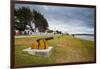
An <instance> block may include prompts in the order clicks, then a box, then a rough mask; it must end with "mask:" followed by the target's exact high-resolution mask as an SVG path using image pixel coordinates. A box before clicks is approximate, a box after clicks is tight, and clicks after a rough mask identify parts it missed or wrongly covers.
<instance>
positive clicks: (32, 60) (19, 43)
mask: <svg viewBox="0 0 100 69" xmlns="http://www.w3.org/2000/svg"><path fill="white" fill-rule="evenodd" d="M42 37H45V36H42ZM42 37H29V38H16V39H15V66H25V65H44V64H56V63H72V62H90V61H94V59H95V46H94V42H93V41H88V40H82V39H78V38H73V37H72V36H61V37H59V38H58V37H55V38H54V39H53V40H49V41H48V44H49V46H53V51H52V54H51V56H50V57H43V56H31V55H29V54H27V53H24V52H22V50H23V49H25V48H27V47H30V46H31V44H32V41H33V40H34V39H36V38H42Z"/></svg>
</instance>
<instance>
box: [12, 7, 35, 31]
mask: <svg viewBox="0 0 100 69" xmlns="http://www.w3.org/2000/svg"><path fill="white" fill-rule="evenodd" d="M14 15H15V28H16V29H18V30H20V31H23V30H25V28H26V25H30V21H31V20H32V19H33V18H32V13H31V10H30V9H29V8H28V7H21V8H19V9H15V11H14Z"/></svg>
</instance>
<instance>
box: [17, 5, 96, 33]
mask: <svg viewBox="0 0 100 69" xmlns="http://www.w3.org/2000/svg"><path fill="white" fill-rule="evenodd" d="M22 6H24V7H29V8H30V9H31V10H33V9H35V10H37V11H38V12H40V13H41V14H43V15H44V17H45V18H46V19H47V21H48V24H49V29H52V30H59V31H62V32H68V33H70V34H72V33H74V34H75V33H87V34H93V33H94V8H81V7H67V6H66V7H64V6H63V7H62V6H46V5H34V4H32V5H29V4H16V5H15V8H19V7H22Z"/></svg>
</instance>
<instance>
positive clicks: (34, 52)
mask: <svg viewBox="0 0 100 69" xmlns="http://www.w3.org/2000/svg"><path fill="white" fill-rule="evenodd" d="M52 49H53V47H51V46H50V47H48V48H47V49H31V48H26V49H23V50H22V51H23V52H27V53H28V54H30V55H35V56H44V57H49V56H50V55H51V52H52Z"/></svg>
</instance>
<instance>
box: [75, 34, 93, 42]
mask: <svg viewBox="0 0 100 69" xmlns="http://www.w3.org/2000/svg"><path fill="white" fill-rule="evenodd" d="M75 37H77V38H81V39H85V40H91V41H94V36H92V35H76V36H75Z"/></svg>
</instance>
